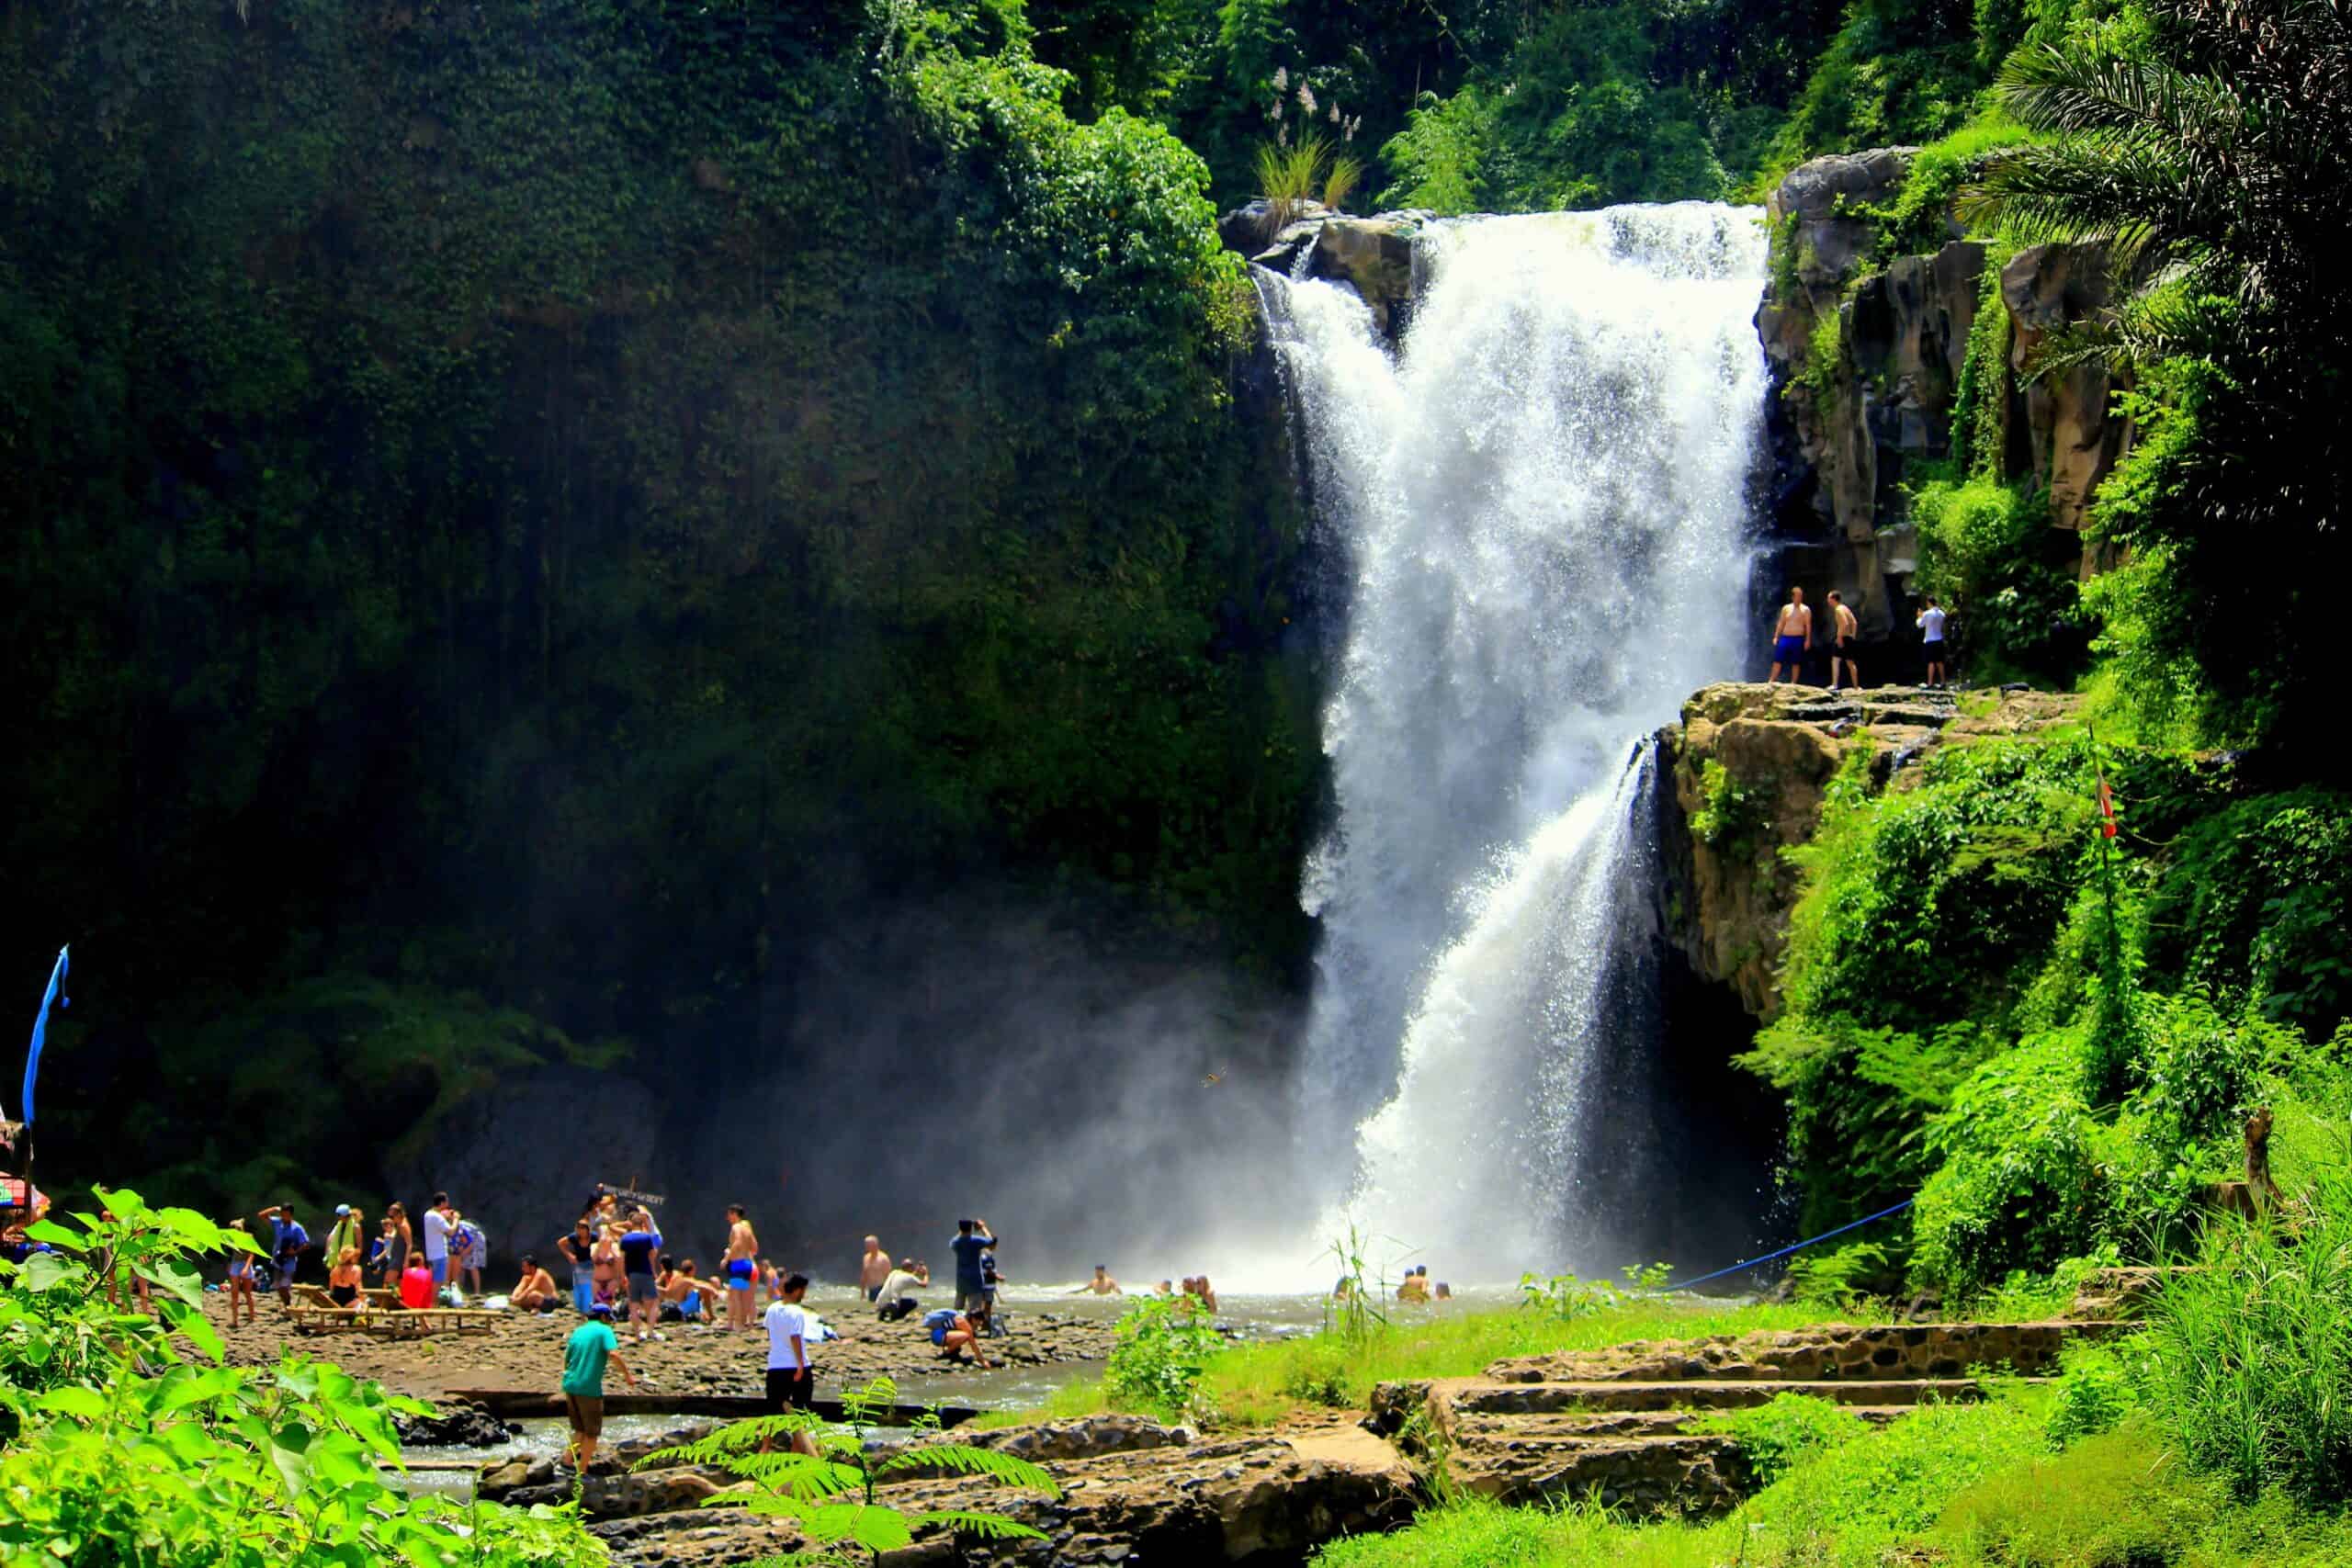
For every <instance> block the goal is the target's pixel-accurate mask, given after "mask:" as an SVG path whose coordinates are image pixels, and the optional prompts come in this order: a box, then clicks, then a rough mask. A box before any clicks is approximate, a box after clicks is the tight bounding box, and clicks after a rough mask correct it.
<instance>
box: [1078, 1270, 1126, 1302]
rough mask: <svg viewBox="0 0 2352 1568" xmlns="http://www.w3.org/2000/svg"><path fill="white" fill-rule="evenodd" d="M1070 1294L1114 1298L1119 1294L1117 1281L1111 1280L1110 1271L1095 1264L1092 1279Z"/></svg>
mask: <svg viewBox="0 0 2352 1568" xmlns="http://www.w3.org/2000/svg"><path fill="white" fill-rule="evenodd" d="M1070 1294H1071V1295H1073V1296H1115V1295H1117V1294H1119V1281H1118V1280H1114V1279H1113V1278H1111V1271H1110V1270H1109V1269H1105V1268H1104V1267H1103V1265H1102V1264H1100V1263H1097V1264H1096V1265H1095V1266H1094V1278H1092V1279H1091V1280H1088V1281H1086V1283H1084V1284H1083V1285H1080V1287H1079V1288H1078V1289H1076V1290H1075V1291H1072V1292H1070Z"/></svg>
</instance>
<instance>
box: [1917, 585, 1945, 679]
mask: <svg viewBox="0 0 2352 1568" xmlns="http://www.w3.org/2000/svg"><path fill="white" fill-rule="evenodd" d="M1913 624H1914V625H1916V626H1917V627H1918V628H1919V632H1920V641H1921V645H1922V646H1921V647H1920V649H1919V651H1920V652H1921V653H1923V654H1925V655H1926V656H1927V660H1928V685H1930V686H1940V685H1942V684H1943V683H1944V612H1943V606H1942V605H1940V604H1937V603H1936V596H1935V595H1934V594H1932V593H1930V594H1928V607H1927V608H1926V609H1924V610H1922V611H1920V612H1919V618H1918V620H1917V621H1916V622H1914V623H1913Z"/></svg>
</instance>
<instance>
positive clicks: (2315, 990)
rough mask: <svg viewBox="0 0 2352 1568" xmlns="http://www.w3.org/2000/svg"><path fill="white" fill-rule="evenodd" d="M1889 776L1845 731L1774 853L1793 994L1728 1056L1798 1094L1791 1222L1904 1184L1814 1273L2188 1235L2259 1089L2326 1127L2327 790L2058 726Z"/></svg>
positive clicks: (2334, 1010)
mask: <svg viewBox="0 0 2352 1568" xmlns="http://www.w3.org/2000/svg"><path fill="white" fill-rule="evenodd" d="M2102 762H2103V763H2104V766H2105V770H2106V773H2107V776H2108V778H2109V782H2110V784H2112V785H2113V787H2114V789H2115V792H2116V794H2117V796H2118V798H2119V800H2120V803H2121V804H2120V807H2119V812H2120V816H2121V818H2122V819H2123V822H2124V825H2125V830H2124V831H2123V833H2122V835H2121V836H2120V837H2119V838H2117V839H2115V840H2103V839H2101V838H2100V837H2099V835H2098V829H2097V821H2098V813H2097V806H2096V802H2095V794H2096V784H2097V779H2098V771H2099V768H2100V766H2101V764H2102ZM1896 777H1897V780H1898V783H1899V787H1894V788H1888V789H1883V790H1874V789H1873V788H1872V787H1871V782H1870V781H1871V773H1870V770H1869V763H1868V760H1867V758H1865V757H1863V756H1860V755H1857V757H1856V758H1855V759H1854V760H1853V761H1851V762H1850V763H1849V767H1848V770H1847V771H1846V772H1845V773H1842V774H1841V775H1840V776H1839V778H1838V780H1837V781H1835V782H1834V783H1833V784H1832V786H1831V790H1830V795H1829V805H1828V807H1827V809H1826V813H1825V816H1824V819H1823V822H1822V825H1821V829H1820V831H1819V832H1818V834H1817V835H1816V837H1815V840H1814V841H1813V842H1812V843H1811V844H1809V845H1807V846H1806V847H1804V848H1803V849H1801V850H1797V851H1793V852H1791V853H1792V858H1793V859H1794V860H1795V861H1796V862H1797V863H1798V866H1799V869H1800V872H1801V874H1802V885H1801V891H1800V895H1799V898H1798V902H1797V905H1796V908H1795V912H1794V915H1793V917H1792V923H1791V940H1790V945H1789V949H1788V952H1787V955H1786V959H1785V963H1784V967H1783V972H1782V988H1783V995H1784V998H1785V1003H1786V1006H1785V1010H1784V1011H1783V1012H1782V1014H1781V1017H1779V1018H1778V1019H1777V1020H1775V1021H1773V1022H1772V1023H1770V1025H1768V1026H1767V1027H1766V1028H1765V1029H1764V1030H1762V1031H1761V1032H1759V1033H1758V1037H1757V1042H1756V1044H1755V1047H1754V1049H1753V1050H1752V1051H1751V1052H1750V1053H1749V1054H1748V1055H1747V1056H1746V1057H1744V1058H1743V1063H1744V1065H1746V1066H1748V1067H1749V1068H1750V1069H1751V1070H1753V1071H1756V1072H1758V1073H1759V1074H1761V1075H1763V1076H1764V1077H1766V1078H1767V1079H1769V1080H1770V1082H1771V1083H1772V1084H1773V1085H1774V1086H1775V1087H1776V1088H1777V1089H1780V1090H1781V1092H1782V1093H1783V1094H1785V1095H1786V1096H1787V1098H1788V1102H1789V1107H1790V1134H1789V1166H1788V1176H1789V1179H1790V1180H1791V1182H1792V1185H1793V1187H1794V1189H1795V1190H1796V1192H1797V1194H1798V1195H1799V1197H1800V1199H1801V1201H1802V1205H1803V1207H1802V1223H1803V1224H1804V1228H1805V1229H1806V1230H1822V1229H1827V1228H1829V1227H1830V1226H1832V1225H1835V1224H1842V1223H1844V1222H1845V1221H1848V1220H1851V1219H1854V1218H1857V1217H1859V1216H1860V1215H1862V1214H1866V1213H1873V1212H1875V1211H1876V1210H1878V1209H1881V1208H1884V1207H1886V1206H1888V1205H1890V1204H1893V1203H1894V1202H1896V1201H1900V1200H1902V1199H1904V1198H1905V1197H1913V1196H1915V1195H1916V1198H1917V1204H1916V1207H1915V1209H1914V1210H1913V1211H1912V1213H1910V1215H1909V1216H1908V1219H1907V1221H1906V1222H1905V1224H1903V1225H1900V1226H1896V1227H1890V1231H1889V1232H1888V1234H1886V1235H1873V1236H1871V1237H1870V1238H1867V1239H1868V1240H1869V1242H1870V1244H1871V1246H1873V1247H1887V1248H1890V1249H1891V1250H1892V1251H1893V1253H1894V1258H1891V1259H1890V1258H1859V1257H1858V1258H1855V1259H1853V1260H1852V1261H1851V1264H1850V1267H1849V1266H1848V1265H1846V1264H1839V1263H1838V1262H1837V1260H1835V1259H1832V1260H1830V1261H1829V1262H1828V1263H1825V1264H1824V1265H1822V1267H1823V1268H1824V1269H1826V1273H1825V1274H1823V1276H1822V1277H1821V1278H1820V1279H1819V1280H1815V1279H1814V1278H1813V1275H1812V1272H1811V1271H1808V1273H1807V1285H1806V1288H1807V1289H1808V1290H1810V1291H1812V1292H1814V1293H1815V1295H1817V1296H1820V1297H1822V1298H1823V1299H1829V1298H1833V1297H1835V1296H1836V1295H1838V1294H1839V1293H1840V1292H1845V1291H1848V1290H1850V1289H1852V1288H1856V1287H1854V1286H1852V1285H1850V1284H1849V1282H1848V1281H1849V1277H1850V1278H1851V1279H1854V1280H1862V1281H1866V1282H1867V1283H1865V1284H1864V1285H1863V1286H1862V1287H1860V1288H1871V1286H1873V1285H1874V1286H1875V1288H1880V1289H1883V1288H1886V1287H1885V1284H1884V1279H1885V1275H1886V1274H1887V1272H1888V1268H1887V1265H1888V1263H1890V1262H1892V1261H1896V1260H1899V1261H1900V1263H1901V1264H1902V1265H1903V1266H1904V1267H1905V1268H1906V1269H1908V1270H1909V1272H1910V1273H1911V1274H1912V1275H1913V1276H1914V1277H1915V1278H1916V1279H1917V1280H1921V1281H1923V1282H1928V1283H1933V1284H1937V1285H1939V1286H1941V1287H1943V1288H1945V1289H1946V1290H1948V1291H1957V1292H1961V1293H1962V1294H1963V1295H1965V1294H1973V1293H1978V1292H1990V1291H1993V1290H1995V1289H1996V1288H1997V1287H1999V1286H2000V1285H2001V1284H2002V1282H2003V1281H2004V1280H2006V1279H2007V1277H2008V1276H2009V1275H2010V1274H2011V1273H2012V1272H2013V1271H2015V1270H2018V1269H2031V1270H2045V1271H2046V1270H2048V1269H2052V1268H2053V1267H2056V1266H2058V1265H2059V1264H2061V1263H2063V1262H2064V1260H2066V1259H2069V1258H2076V1257H2079V1256H2081V1255H2084V1254H2086V1253H2091V1252H2094V1251H2098V1250H2101V1249H2119V1248H2120V1249H2121V1250H2122V1251H2123V1252H2125V1253H2127V1254H2129V1255H2131V1256H2139V1257H2145V1256H2148V1255H2149V1254H2150V1253H2151V1252H2152V1251H2161V1250H2162V1249H2163V1248H2165V1247H2168V1246H2177V1245H2184V1244H2186V1243H2187V1242H2188V1240H2189V1238H2190V1228H2191V1220H2192V1216H2193V1214H2194V1212H2195V1207H2196V1204H2197V1201H2198V1199H2199V1193H2200V1191H2201V1190H2203V1188H2204V1187H2205V1185H2206V1184H2208V1183H2210V1182H2211V1181H2215V1180H2220V1179H2230V1178H2233V1176H2235V1175H2236V1174H2237V1171H2236V1167H2237V1164H2238V1155H2239V1141H2238V1129H2239V1127H2240V1125H2241V1124H2242V1122H2244V1120H2245V1116H2246V1115H2247V1114H2248V1113H2249V1112H2250V1111H2252V1110H2253V1109H2254V1108H2255V1107H2256V1106H2257V1105H2268V1106H2270V1107H2272V1108H2273V1109H2274V1110H2275V1111H2276V1112H2277V1115H2278V1125H2279V1128H2280V1129H2281V1131H2280V1132H2279V1133H2278V1134H2277V1136H2278V1137H2279V1138H2280V1139H2301V1138H2307V1137H2309V1136H2310V1135H2311V1134H2310V1130H2311V1129H2315V1128H2324V1127H2326V1126H2329V1125H2332V1124H2333V1122H2334V1119H2335V1116H2336V1115H2337V1114H2338V1112H2337V1111H2335V1109H2333V1108H2332V1106H2333V1100H2332V1097H2333V1096H2335V1095H2336V1094H2337V1093H2339V1092H2340V1086H2339V1085H2338V1084H2337V1083H2336V1081H2335V1078H2333V1077H2329V1076H2327V1075H2325V1074H2322V1075H2321V1076H2319V1077H2312V1076H2311V1074H2310V1072H2309V1071H2307V1070H2305V1069H2306V1067H2307V1066H2308V1059H2307V1056H2306V1053H2307V1051H2308V1049H2309V1047H2308V1045H2307V1044H2306V1042H2310V1041H2319V1040H2325V1039H2329V1038H2331V1037H2333V1036H2334V1035H2335V1032H2336V1031H2337V1026H2338V1024H2339V1021H2341V1020H2342V1018H2343V1017H2344V1007H2343V1005H2342V1001H2341V997H2340V992H2339V990H2338V989H2337V987H2338V986H2339V984H2340V979H2341V976H2340V971H2339V965H2340V964H2341V958H2340V956H2339V954H2338V953H2337V951H2336V948H2337V945H2338V944H2337V943H2336V942H2334V941H2333V940H2332V939H2331V938H2330V937H2328V936H2324V935H2323V934H2322V933H2324V932H2326V933H2340V931H2341V930H2342V925H2341V919H2342V914H2341V911H2342V908H2343V900H2344V897H2345V894H2346V889H2345V886H2344V881H2345V876H2346V864H2347V856H2346V854H2345V852H2344V845H2345V842H2346V839H2345V835H2346V831H2347V824H2352V809H2347V807H2346V803H2345V802H2344V801H2343V800H2341V799H2340V798H2339V797H2338V796H2337V795H2335V794H2334V793H2332V792H2327V791H2321V790H2304V791H2301V792H2297V793H2295V794H2291V795H2254V796H2249V797H2246V798H2244V799H2240V800H2237V801H2234V802H2232V801H2231V800H2230V799H2229V795H2230V792H2231V791H2232V790H2233V778H2234V775H2233V773H2232V772H2231V771H2230V770H2228V769H2226V768H2219V769H2217V768H2214V767H2211V766H2206V765H2202V764H2199V763H2195V762H2192V761H2183V760H2179V759H2177V758H2176V757H2174V756H2171V755H2167V754H2165V753H2158V752H2146V751H2140V750H2114V749H2108V750H2104V751H2102V750H2095V749H2094V748H2093V746H2092V745H2091V743H2090V742H2089V741H2088V739H2086V738H2084V737H2081V736H2075V737H2072V738H2069V737H2066V736H2064V735H2061V736H2060V737H2058V738H2056V739H2049V738H2036V739H2030V740H1984V741H1978V742H1974V743H1971V744H1966V745H1962V746H1958V747H1947V748H1944V749H1942V750H1938V751H1936V752H1933V753H1930V754H1929V756H1928V759H1927V760H1926V761H1924V762H1923V763H1921V764H1919V765H1918V766H1917V768H1916V769H1913V770H1910V771H1908V772H1906V773H1901V774H1898V775H1896ZM2289 1129H2293V1131H2292V1132H2290V1131H2288V1130H2289ZM2281 1146H2282V1147H2284V1146H2289V1145H2285V1144H2282V1145H2281ZM1833 1264H1835V1265H1836V1266H1835V1267H1833V1266H1832V1265H1833Z"/></svg>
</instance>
